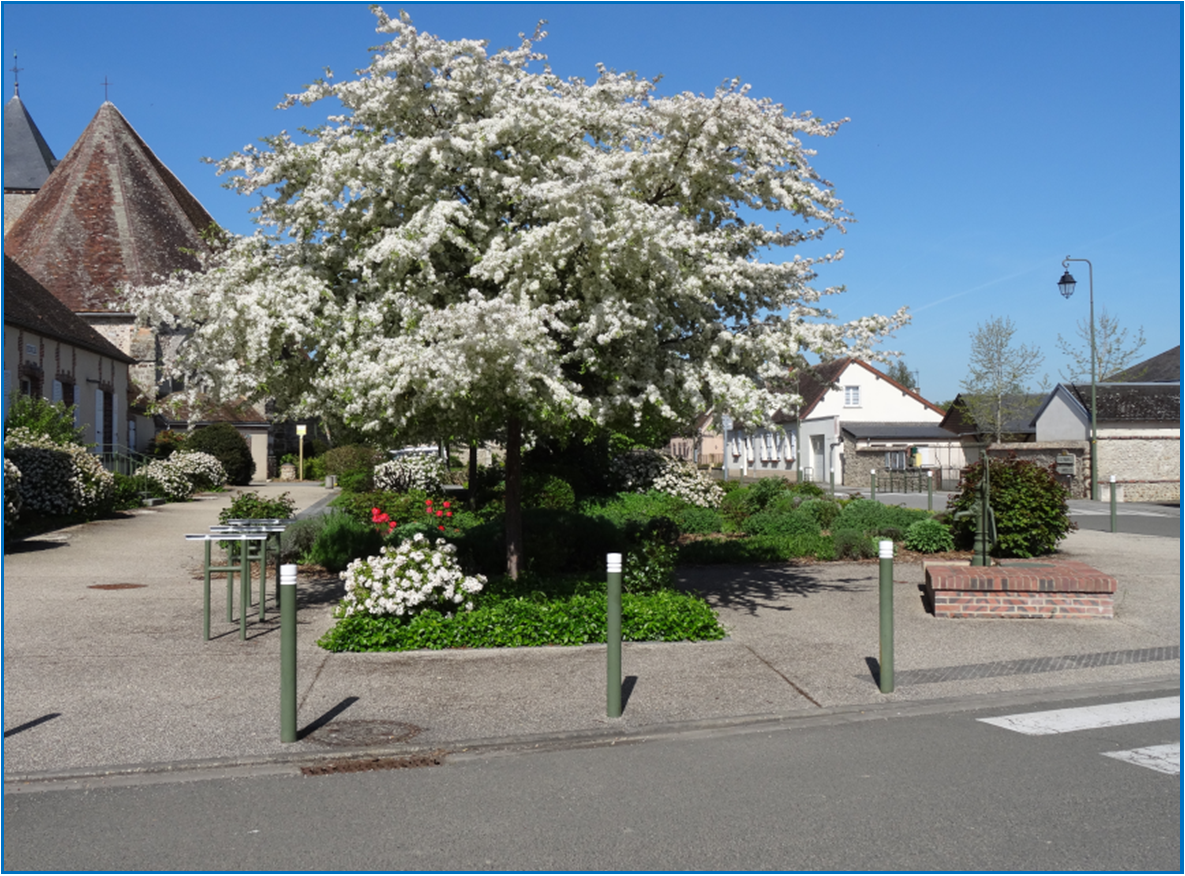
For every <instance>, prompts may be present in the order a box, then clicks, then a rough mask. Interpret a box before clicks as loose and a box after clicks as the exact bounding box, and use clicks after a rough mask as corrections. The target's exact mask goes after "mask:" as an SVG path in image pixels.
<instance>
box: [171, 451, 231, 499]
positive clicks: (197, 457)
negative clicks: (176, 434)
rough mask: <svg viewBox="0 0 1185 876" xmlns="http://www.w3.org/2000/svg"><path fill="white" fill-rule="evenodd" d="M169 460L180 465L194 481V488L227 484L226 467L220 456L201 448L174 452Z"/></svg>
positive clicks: (209, 487) (199, 488) (185, 473)
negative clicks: (203, 450) (205, 451)
mask: <svg viewBox="0 0 1185 876" xmlns="http://www.w3.org/2000/svg"><path fill="white" fill-rule="evenodd" d="M168 461H169V462H171V463H172V464H173V465H174V466H176V467H178V468H179V469H180V470H181V472H182V473H183V474H184V475H185V476H186V477H188V478H189V480H190V481H191V482H192V483H193V486H194V489H198V490H208V489H211V488H213V487H224V486H226V479H227V476H226V469H225V468H223V467H222V463H221V462H219V461H218V457H216V456H214V455H213V454H211V453H203V452H202V451H200V450H193V451H189V450H182V451H178V452H176V453H174V454H172V455H171V456H170V457H169V458H168Z"/></svg>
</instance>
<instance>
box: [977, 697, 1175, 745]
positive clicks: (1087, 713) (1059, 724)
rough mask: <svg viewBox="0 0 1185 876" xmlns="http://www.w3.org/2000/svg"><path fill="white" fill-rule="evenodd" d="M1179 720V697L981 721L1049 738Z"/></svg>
mask: <svg viewBox="0 0 1185 876" xmlns="http://www.w3.org/2000/svg"><path fill="white" fill-rule="evenodd" d="M1180 717H1181V698H1180V697H1179V696H1176V697H1162V698H1160V699H1155V700H1134V701H1131V702H1126V703H1106V704H1104V705H1099V706H1081V707H1079V708H1076V709H1052V710H1050V711H1048V712H1028V713H1025V714H1019V715H1001V716H1000V717H998V718H980V719H979V720H980V721H982V722H983V723H985V724H994V725H996V726H997V727H1003V728H1004V729H1005V730H1014V731H1016V732H1017V733H1024V734H1026V735H1028V736H1047V735H1049V734H1052V733H1072V732H1074V731H1075V730H1093V729H1096V728H1099V727H1117V726H1119V725H1121V724H1142V723H1145V722H1148V721H1171V720H1173V719H1174V718H1180Z"/></svg>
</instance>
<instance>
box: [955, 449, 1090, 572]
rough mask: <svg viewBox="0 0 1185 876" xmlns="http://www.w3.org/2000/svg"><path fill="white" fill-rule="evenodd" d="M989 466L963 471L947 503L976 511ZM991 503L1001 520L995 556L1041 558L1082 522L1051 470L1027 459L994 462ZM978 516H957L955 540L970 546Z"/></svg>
mask: <svg viewBox="0 0 1185 876" xmlns="http://www.w3.org/2000/svg"><path fill="white" fill-rule="evenodd" d="M983 471H984V463H983V461H982V460H981V461H979V462H977V463H975V464H974V465H972V466H969V467H968V468H967V469H965V470H964V471H963V478H962V480H960V482H959V492H958V495H956V496H952V497H951V499H950V501H949V502H948V503H947V508H948V509H949V510H950V511H951V512H959V511H974V510H975V503H976V502H977V501H978V487H979V482H980V480H981V479H982V478H983ZM988 482H989V485H990V486H989V489H990V496H989V501H990V503H991V506H992V510H993V511H994V512H995V517H996V546H995V549H994V550H993V551H992V555H993V556H996V557H1038V556H1044V555H1045V554H1050V553H1053V551H1054V549H1055V548H1056V547H1057V543H1058V542H1059V541H1061V540H1062V539H1063V538H1065V537H1066V535H1067V534H1068V533H1069V532H1070V531H1071V530H1074V529H1077V524H1076V523H1074V522H1073V521H1072V520H1070V507H1069V505H1068V504H1067V501H1066V500H1067V499H1068V498H1069V493H1068V492H1067V491H1066V488H1065V487H1063V486H1062V485H1061V484H1060V483H1058V480H1057V478H1056V477H1055V476H1054V474H1053V471H1052V470H1051V469H1050V468H1047V467H1044V466H1041V465H1038V464H1037V463H1035V462H1031V461H1029V460H1027V459H1017V458H1015V457H1012V458H1010V459H1006V460H991V474H990V477H989V478H988ZM972 519H973V518H968V517H962V518H955V520H954V529H955V536H956V538H957V539H958V541H959V543H960V544H961V545H962V546H963V547H970V545H971V542H972V540H973V539H974V536H975V524H974V523H973V522H972Z"/></svg>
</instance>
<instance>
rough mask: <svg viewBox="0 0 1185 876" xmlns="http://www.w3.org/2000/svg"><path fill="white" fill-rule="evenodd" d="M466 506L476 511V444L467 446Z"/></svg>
mask: <svg viewBox="0 0 1185 876" xmlns="http://www.w3.org/2000/svg"><path fill="white" fill-rule="evenodd" d="M466 494H467V495H468V497H469V498H468V500H467V502H468V505H469V510H470V511H476V510H477V442H476V441H475V442H473V443H472V444H470V445H469V483H468V490H467V491H466Z"/></svg>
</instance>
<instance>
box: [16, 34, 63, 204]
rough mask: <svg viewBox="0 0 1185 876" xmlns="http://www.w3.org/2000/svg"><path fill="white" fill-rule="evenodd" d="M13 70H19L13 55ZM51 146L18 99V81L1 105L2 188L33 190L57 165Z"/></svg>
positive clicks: (19, 97)
mask: <svg viewBox="0 0 1185 876" xmlns="http://www.w3.org/2000/svg"><path fill="white" fill-rule="evenodd" d="M12 69H13V72H14V73H15V72H17V71H19V70H20V68H19V67H17V66H16V56H15V55H14V56H13V68H12ZM57 163H58V160H57V159H56V158H54V154H53V150H51V149H50V148H49V144H48V143H46V142H45V138H44V137H42V136H41V132H40V131H39V130H37V125H36V124H35V123H34V122H33V117H32V116H30V115H29V111H28V110H27V109H25V105H24V103H22V102H21V92H20V83H17V85H16V89H15V93H14V94H13V95H12V98H11V99H10V100H9V101H8V103H6V104H5V105H4V191H5V192H28V193H32V192H36V191H37V190H38V189H40V188H41V186H42V185H44V184H45V180H46V178H47V177H48V176H49V174H50V172H51V171H52V170H53V169H54V168H55V167H56V166H57Z"/></svg>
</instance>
